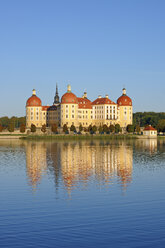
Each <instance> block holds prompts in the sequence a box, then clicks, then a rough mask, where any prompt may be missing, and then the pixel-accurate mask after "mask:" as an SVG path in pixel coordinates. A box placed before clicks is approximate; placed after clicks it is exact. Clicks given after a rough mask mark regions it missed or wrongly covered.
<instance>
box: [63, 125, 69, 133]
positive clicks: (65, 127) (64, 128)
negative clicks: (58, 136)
mask: <svg viewBox="0 0 165 248" xmlns="http://www.w3.org/2000/svg"><path fill="white" fill-rule="evenodd" d="M63 132H64V133H66V132H68V127H67V125H66V124H64V125H63Z"/></svg>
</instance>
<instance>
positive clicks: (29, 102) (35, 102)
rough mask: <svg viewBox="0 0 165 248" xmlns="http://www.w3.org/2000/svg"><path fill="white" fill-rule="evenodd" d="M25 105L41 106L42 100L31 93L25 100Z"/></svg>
mask: <svg viewBox="0 0 165 248" xmlns="http://www.w3.org/2000/svg"><path fill="white" fill-rule="evenodd" d="M26 106H27V107H41V106H42V102H41V99H40V98H39V97H37V96H36V95H32V96H31V97H30V98H29V99H28V100H27V102H26Z"/></svg>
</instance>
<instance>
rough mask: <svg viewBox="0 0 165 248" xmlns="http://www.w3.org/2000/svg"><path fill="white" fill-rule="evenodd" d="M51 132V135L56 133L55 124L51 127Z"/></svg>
mask: <svg viewBox="0 0 165 248" xmlns="http://www.w3.org/2000/svg"><path fill="white" fill-rule="evenodd" d="M51 131H52V133H57V125H56V124H55V123H54V124H52V125H51Z"/></svg>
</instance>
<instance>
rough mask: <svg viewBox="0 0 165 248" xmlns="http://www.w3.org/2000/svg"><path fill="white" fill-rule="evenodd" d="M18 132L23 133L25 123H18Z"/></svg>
mask: <svg viewBox="0 0 165 248" xmlns="http://www.w3.org/2000/svg"><path fill="white" fill-rule="evenodd" d="M19 130H20V132H21V133H24V132H25V130H26V126H25V124H24V123H21V125H20V129H19Z"/></svg>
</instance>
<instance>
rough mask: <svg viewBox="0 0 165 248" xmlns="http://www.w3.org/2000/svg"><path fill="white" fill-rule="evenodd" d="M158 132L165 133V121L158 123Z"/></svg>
mask: <svg viewBox="0 0 165 248" xmlns="http://www.w3.org/2000/svg"><path fill="white" fill-rule="evenodd" d="M157 130H158V132H165V119H162V120H159V121H158V125H157Z"/></svg>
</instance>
